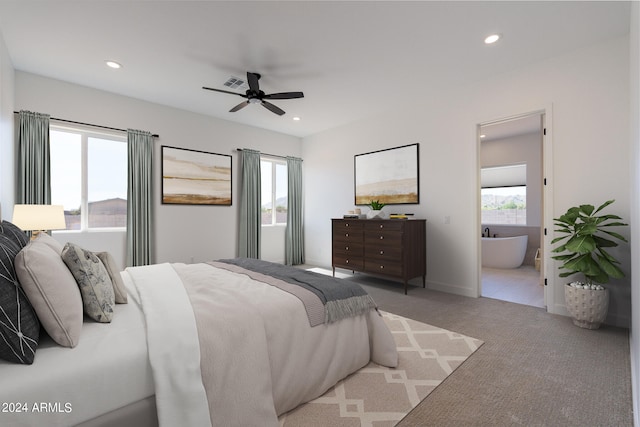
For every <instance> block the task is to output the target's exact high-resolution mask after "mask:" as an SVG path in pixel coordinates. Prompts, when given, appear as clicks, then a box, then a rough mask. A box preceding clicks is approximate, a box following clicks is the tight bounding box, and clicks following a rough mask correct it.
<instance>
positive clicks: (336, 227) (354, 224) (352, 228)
mask: <svg viewBox="0 0 640 427" xmlns="http://www.w3.org/2000/svg"><path fill="white" fill-rule="evenodd" d="M363 222H364V220H357V219H356V220H353V221H348V220H339V221H333V234H334V235H335V234H336V233H339V234H342V233H349V232H351V233H355V232H362V230H363V229H364V224H363Z"/></svg>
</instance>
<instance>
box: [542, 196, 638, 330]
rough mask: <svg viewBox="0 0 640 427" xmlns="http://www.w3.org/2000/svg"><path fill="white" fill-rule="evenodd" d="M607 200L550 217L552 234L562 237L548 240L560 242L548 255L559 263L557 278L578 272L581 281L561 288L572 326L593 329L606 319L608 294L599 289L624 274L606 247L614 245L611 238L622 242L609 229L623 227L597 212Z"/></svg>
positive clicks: (617, 218) (602, 288)
mask: <svg viewBox="0 0 640 427" xmlns="http://www.w3.org/2000/svg"><path fill="white" fill-rule="evenodd" d="M613 202H614V200H609V201H607V202H605V203H603V204H602V205H601V206H599V207H598V208H597V209H596V208H594V207H593V206H592V205H580V206H578V207H572V208H569V210H568V211H567V212H566V213H565V214H564V215H562V216H560V218H554V221H555V222H554V224H555V226H556V227H558V228H557V229H556V230H555V232H556V233H561V234H563V235H562V236H560V237H556V238H555V239H553V240H552V241H551V244H554V243H558V242H562V243H561V244H560V246H558V247H556V248H555V249H553V251H552V252H554V253H557V254H560V255H556V256H553V257H552V258H553V259H555V260H557V261H561V262H562V265H561V267H560V268H561V269H564V270H566V271H563V272H562V273H560V277H567V276H571V275H573V274H576V273H582V275H583V276H584V281H574V282H571V283H568V284H566V285H565V288H564V289H565V303H566V306H567V310H569V313H571V316H572V317H573V323H574V324H575V325H577V326H580V327H582V328H587V329H597V328H599V327H600V324H601V323H602V322H603V321H604V319H605V318H606V316H607V309H608V307H609V291H608V290H607V289H605V288H604V286H602V285H603V284H605V283H608V282H609V279H610V278H616V279H620V278H623V277H624V272H623V271H622V270H621V269H620V268H619V267H618V265H619V264H620V263H619V262H618V260H616V259H615V258H614V257H613V256H612V255H611V254H610V253H609V252H607V249H608V248H614V247H616V246H618V243H617V242H616V241H615V240H612V238H613V239H617V240H621V241H623V242H626V241H627V239H625V238H624V236H622V235H620V234H618V233H616V232H615V231H612V230H610V227H619V226H626V225H627V224H625V223H623V222H622V221H621V220H622V218H620V217H619V216H617V215H611V214H609V215H604V214H602V213H601V211H602V210H603V209H604V208H606V207H607V206H609V205H610V204H612V203H613Z"/></svg>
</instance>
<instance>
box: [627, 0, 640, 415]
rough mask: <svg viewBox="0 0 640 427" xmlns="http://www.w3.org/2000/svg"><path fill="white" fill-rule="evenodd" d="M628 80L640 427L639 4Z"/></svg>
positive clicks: (634, 363) (634, 367) (634, 366)
mask: <svg viewBox="0 0 640 427" xmlns="http://www.w3.org/2000/svg"><path fill="white" fill-rule="evenodd" d="M630 19H631V26H630V27H631V31H630V36H629V40H630V46H629V58H630V64H629V76H630V81H631V85H630V86H631V87H630V90H629V93H630V94H631V102H630V106H631V108H630V109H631V114H630V115H629V116H630V117H631V126H630V132H631V138H630V147H631V156H629V157H630V163H631V165H630V166H631V176H632V180H631V185H629V188H630V190H631V194H630V198H631V221H630V223H631V253H632V255H633V256H632V258H631V259H632V261H631V268H632V270H633V271H634V272H636V274H634V275H633V277H632V278H631V307H632V310H631V313H632V319H631V333H630V340H631V343H630V347H631V376H632V378H631V386H632V390H633V417H634V425H635V426H636V427H637V426H640V413H639V411H640V274H639V273H638V272H640V3H638V2H633V3H632V4H631V18H630Z"/></svg>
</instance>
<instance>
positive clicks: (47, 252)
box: [15, 236, 83, 347]
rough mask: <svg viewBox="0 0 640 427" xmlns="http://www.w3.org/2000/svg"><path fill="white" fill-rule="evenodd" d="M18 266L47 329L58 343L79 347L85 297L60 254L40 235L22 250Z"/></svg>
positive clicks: (27, 293) (30, 297)
mask: <svg viewBox="0 0 640 427" xmlns="http://www.w3.org/2000/svg"><path fill="white" fill-rule="evenodd" d="M49 237H51V236H49ZM45 240H46V239H45ZM52 240H53V239H52ZM15 269H16V274H17V276H18V280H19V281H20V284H21V285H22V288H23V289H24V292H25V294H26V295H27V297H28V298H29V301H30V302H31V305H32V306H33V309H34V310H35V312H36V314H37V315H38V318H39V319H40V323H41V324H42V326H43V327H44V329H45V330H46V331H47V333H48V334H49V335H50V336H51V338H53V340H54V341H55V342H57V343H58V344H60V345H62V346H64V347H75V346H76V345H77V344H78V342H79V340H80V333H81V331H82V321H83V313H82V298H81V296H80V289H78V285H77V284H76V281H75V279H74V278H73V275H71V272H70V271H69V269H68V268H67V266H66V265H65V264H64V262H63V261H62V258H60V255H59V254H57V253H56V251H55V250H54V249H53V248H52V247H50V246H49V245H48V244H47V243H44V242H43V241H42V240H41V239H40V238H38V239H35V240H34V241H32V242H30V243H29V244H28V245H27V246H25V247H24V248H23V249H22V250H21V251H20V252H19V253H18V255H17V256H16V258H15Z"/></svg>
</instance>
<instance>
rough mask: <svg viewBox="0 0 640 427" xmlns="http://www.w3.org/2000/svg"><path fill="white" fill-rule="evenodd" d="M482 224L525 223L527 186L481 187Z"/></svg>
mask: <svg viewBox="0 0 640 427" xmlns="http://www.w3.org/2000/svg"><path fill="white" fill-rule="evenodd" d="M480 194H481V196H482V223H483V224H523V225H526V224H527V187H526V186H519V187H497V188H483V189H482V190H481V193H480Z"/></svg>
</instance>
